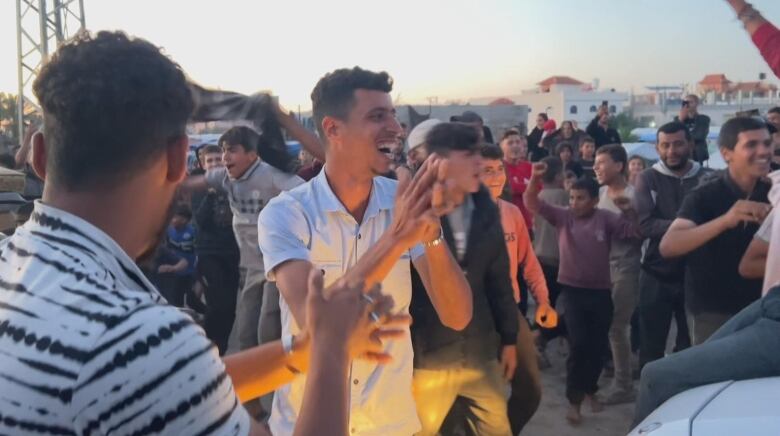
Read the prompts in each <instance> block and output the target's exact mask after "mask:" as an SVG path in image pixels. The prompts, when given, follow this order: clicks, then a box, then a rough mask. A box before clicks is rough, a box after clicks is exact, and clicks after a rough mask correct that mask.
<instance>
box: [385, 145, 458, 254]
mask: <svg viewBox="0 0 780 436" xmlns="http://www.w3.org/2000/svg"><path fill="white" fill-rule="evenodd" d="M441 165H442V161H441V160H440V159H436V158H435V157H434V158H431V157H429V158H428V159H427V160H426V161H425V162H424V163H423V164H422V166H421V167H420V169H419V170H418V171H417V174H415V176H414V178H413V179H412V180H411V181H408V182H404V183H400V184H399V185H398V191H397V194H396V198H395V213H394V215H393V223H392V224H391V229H392V231H393V232H394V234H395V237H396V238H397V239H398V240H401V241H403V242H404V243H405V245H407V246H409V247H411V246H413V245H415V244H418V243H421V242H428V241H430V240H433V239H436V238H438V236H439V233H438V231H439V216H437V214H436V211H435V210H434V201H435V202H436V206H437V207H439V208H440V209H442V210H446V209H447V208H448V207H449V206H448V204H447V201H448V198H447V196H446V189H445V186H444V185H443V184H442V183H441V182H439V180H438V178H439V173H440V172H441V170H440V166H441ZM445 170H446V168H445ZM434 233H435V235H433V234H434ZM426 238H427V239H426Z"/></svg>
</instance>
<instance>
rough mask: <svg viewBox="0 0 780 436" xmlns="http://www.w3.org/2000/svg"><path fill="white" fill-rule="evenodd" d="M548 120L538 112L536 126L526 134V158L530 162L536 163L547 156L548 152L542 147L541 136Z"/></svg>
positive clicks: (543, 114) (542, 113)
mask: <svg viewBox="0 0 780 436" xmlns="http://www.w3.org/2000/svg"><path fill="white" fill-rule="evenodd" d="M548 120H549V117H548V116H547V114H546V113H544V112H540V113H539V115H537V116H536V125H535V126H534V128H533V129H531V131H530V132H528V157H529V160H530V161H531V162H537V161H540V160H542V159H544V158H545V157H547V155H549V154H550V153H549V152H550V151H549V150H546V149H545V148H544V147H542V135H543V134H544V124H545V123H546V122H547V121H548Z"/></svg>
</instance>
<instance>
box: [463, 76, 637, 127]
mask: <svg viewBox="0 0 780 436" xmlns="http://www.w3.org/2000/svg"><path fill="white" fill-rule="evenodd" d="M537 85H538V87H537V88H536V89H533V90H529V91H524V92H523V93H522V94H520V95H512V96H507V97H506V98H508V99H510V100H512V101H513V102H514V103H515V104H517V105H524V106H527V107H528V120H527V123H528V126H529V129H530V128H533V126H534V125H535V124H536V122H535V120H536V116H537V114H539V113H542V112H544V113H546V114H547V115H548V116H549V117H550V118H552V119H554V120H555V122H556V123H557V124H558V126H560V124H561V122H562V121H566V120H572V121H576V122H577V124H578V126H579V127H580V128H581V129H583V130H584V129H585V127H587V125H588V123H589V122H590V121H591V120H592V119H593V118H594V117H595V116H596V112H597V111H598V107H599V106H600V105H601V104H602V103H603V102H604V101H606V102H607V105H608V106H609V109H610V112H611V113H612V114H615V115H617V114H619V113H621V112H623V110H624V107H625V106H626V105H627V104H628V100H629V99H628V94H626V93H624V92H616V91H615V90H600V89H598V85H597V84H594V85H590V84H586V83H583V82H580V81H579V80H576V79H573V78H571V77H568V76H553V77H550V78H548V79H546V80H543V81H541V82H539V83H538V84H537ZM480 100H482V99H479V100H475V102H479V101H480Z"/></svg>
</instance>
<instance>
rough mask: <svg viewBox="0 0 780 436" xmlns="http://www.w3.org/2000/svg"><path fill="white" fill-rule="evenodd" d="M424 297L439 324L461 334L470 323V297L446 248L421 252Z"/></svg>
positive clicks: (460, 273)
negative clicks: (439, 321)
mask: <svg viewBox="0 0 780 436" xmlns="http://www.w3.org/2000/svg"><path fill="white" fill-rule="evenodd" d="M425 262H426V264H427V268H428V274H427V276H428V280H429V283H428V286H427V287H426V290H427V291H428V296H429V297H430V299H431V303H432V304H433V307H434V308H435V309H436V313H438V315H439V319H440V320H441V322H442V324H444V325H446V326H447V327H449V328H451V329H454V330H462V329H464V328H466V326H467V325H468V324H469V322H471V315H472V304H473V297H472V295H471V286H469V283H468V282H467V281H466V277H465V276H464V275H463V271H462V270H461V268H460V265H458V263H457V262H456V261H455V259H454V258H453V257H452V253H451V252H450V249H449V247H448V246H447V244H439V245H437V246H435V247H428V248H426V249H425Z"/></svg>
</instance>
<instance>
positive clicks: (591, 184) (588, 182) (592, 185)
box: [571, 177, 599, 200]
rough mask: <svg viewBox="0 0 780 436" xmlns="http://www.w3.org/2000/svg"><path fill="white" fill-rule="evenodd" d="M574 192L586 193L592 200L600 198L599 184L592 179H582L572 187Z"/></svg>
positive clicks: (576, 181)
mask: <svg viewBox="0 0 780 436" xmlns="http://www.w3.org/2000/svg"><path fill="white" fill-rule="evenodd" d="M571 189H572V190H577V191H585V192H587V193H588V195H589V196H590V198H591V199H594V200H595V199H597V198H599V183H598V182H597V181H596V180H594V179H592V178H590V177H580V178H579V179H577V180H575V181H574V183H572V185H571Z"/></svg>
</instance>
